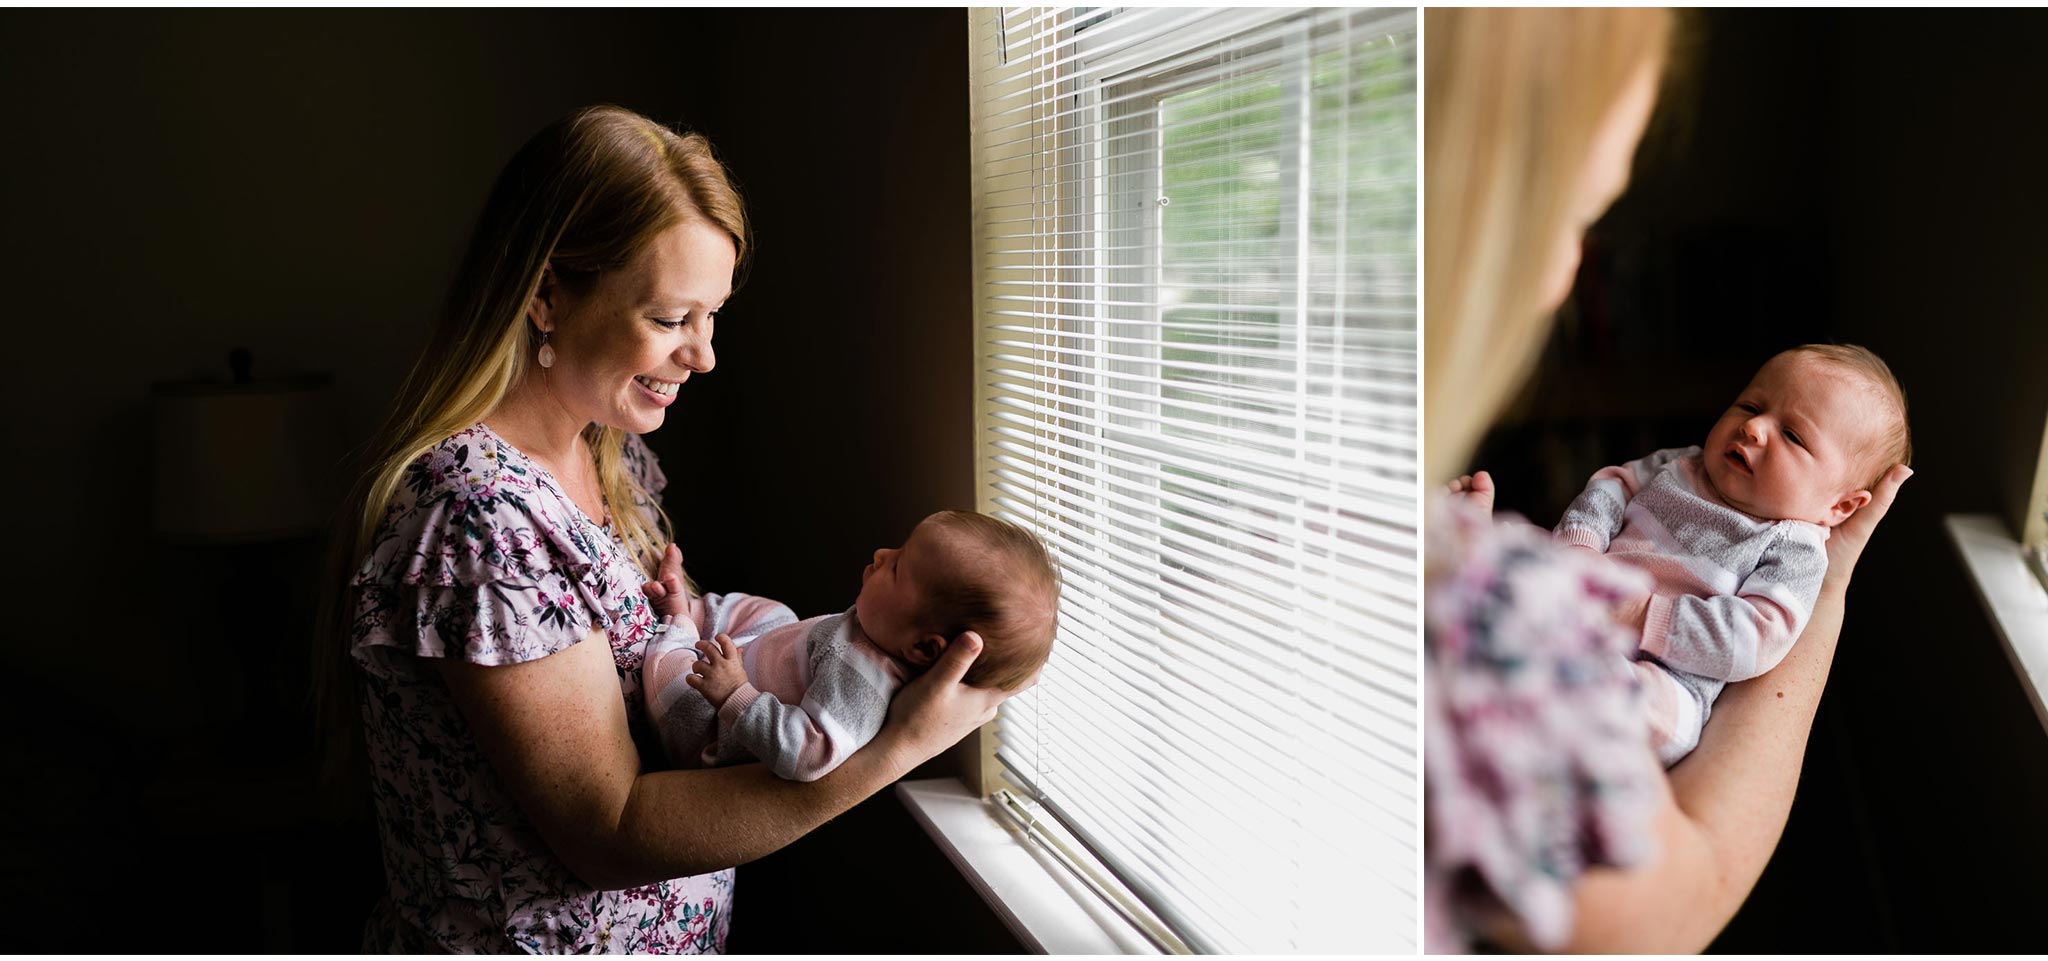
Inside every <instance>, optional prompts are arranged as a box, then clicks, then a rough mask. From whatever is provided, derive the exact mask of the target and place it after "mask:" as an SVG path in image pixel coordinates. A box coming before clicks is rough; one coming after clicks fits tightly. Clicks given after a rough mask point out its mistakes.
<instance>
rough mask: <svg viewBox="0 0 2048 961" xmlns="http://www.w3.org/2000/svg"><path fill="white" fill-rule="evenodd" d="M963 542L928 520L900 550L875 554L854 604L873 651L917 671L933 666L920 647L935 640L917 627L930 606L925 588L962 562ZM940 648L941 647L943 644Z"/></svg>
mask: <svg viewBox="0 0 2048 961" xmlns="http://www.w3.org/2000/svg"><path fill="white" fill-rule="evenodd" d="M960 539H961V538H960V535H959V534H958V532H955V531H953V530H951V529H949V528H948V527H947V526H946V525H945V524H942V523H938V522H936V521H933V520H931V519H930V518H926V519H925V520H924V522H923V523H920V524H918V525H917V528H916V529H915V530H912V531H911V532H910V539H908V540H906V541H904V542H903V546H902V547H884V548H881V549H880V550H877V551H875V556H874V560H873V561H872V562H870V563H869V564H868V566H867V569H866V570H864V571H862V572H861V575H860V597H859V598H858V599H857V600H855V601H854V602H853V607H854V616H855V617H857V618H859V619H860V627H861V631H862V632H863V633H865V634H867V636H868V639H869V640H871V641H873V642H875V646H877V647H880V648H881V649H882V650H884V651H887V652H888V653H890V654H892V655H894V656H896V657H900V658H903V659H905V660H907V661H910V662H911V663H913V664H917V665H919V666H924V665H925V664H928V663H929V662H930V660H931V656H930V653H929V648H928V647H925V646H921V645H920V644H919V642H920V641H923V640H926V639H927V638H928V637H936V636H937V635H928V634H927V633H926V632H924V631H922V630H920V628H919V625H921V624H922V623H924V621H925V618H924V616H923V615H924V613H925V610H926V608H927V607H928V602H927V600H926V598H927V596H928V594H927V591H926V585H927V584H930V583H932V582H933V580H935V579H936V578H937V577H938V575H939V574H940V572H942V571H944V570H946V569H947V568H948V566H949V565H952V564H957V563H959V561H960V554H961V551H960V550H959V547H960V545H959V543H958V542H959V541H960ZM938 646H939V647H940V648H943V647H944V646H945V640H944V639H940V641H939V645H938Z"/></svg>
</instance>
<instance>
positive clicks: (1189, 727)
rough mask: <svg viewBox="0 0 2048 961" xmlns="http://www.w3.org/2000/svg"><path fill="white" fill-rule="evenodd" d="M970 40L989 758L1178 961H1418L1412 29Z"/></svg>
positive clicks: (1315, 18)
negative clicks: (1031, 578)
mask: <svg viewBox="0 0 2048 961" xmlns="http://www.w3.org/2000/svg"><path fill="white" fill-rule="evenodd" d="M971 16H972V17H973V18H974V24H973V33H972V36H973V40H974V45H975V69H976V80H977V90H976V93H975V96H976V100H977V114H976V128H975V139H976V158H977V164H978V174H979V178H980V179H979V183H980V192H979V197H978V204H979V206H978V208H977V213H976V231H977V233H976V237H975V245H976V251H977V256H978V258H979V261H980V286H979V290H978V299H979V313H980V320H981V328H980V332H979V336H978V340H977V344H978V348H979V353H978V357H977V360H978V361H979V368H980V370H979V375H978V377H979V380H978V388H979V391H980V403H981V411H982V412H981V415H980V419H979V423H978V434H979V437H978V450H979V452H980V458H981V472H982V473H981V476H982V482H983V493H982V505H983V507H984V509H985V510H989V511H991V512H992V513H996V514H998V515H999V516H1004V517H1007V518H1009V519H1012V520H1016V521H1018V522H1020V523H1023V524H1025V525H1027V526H1029V527H1031V528H1032V529H1033V530H1035V531H1037V532H1038V533H1039V534H1040V535H1041V536H1042V537H1043V538H1044V539H1045V541H1046V542H1047V544H1048V545H1049V546H1050V547H1051V549H1052V551H1053V553H1054V555H1055V557H1056V558H1057V560H1058V561H1059V563H1060V565H1061V568H1062V571H1063V575H1064V578H1065V580H1064V585H1063V588H1062V597H1061V605H1060V634H1059V643H1058V647H1057V649H1056V651H1055V653H1054V655H1053V659H1052V662H1051V663H1050V664H1049V665H1048V666H1047V669H1046V671H1045V674H1044V676H1043V678H1042V680H1041V682H1040V683H1039V685H1038V686H1037V687H1036V688H1035V689H1033V690H1032V691H1029V692H1027V693H1025V694H1022V695H1019V696H1017V697H1015V698H1012V699H1011V700H1010V701H1009V702H1007V703H1006V704H1005V706H1004V709H1003V716H1002V723H1001V734H1000V748H999V753H998V756H999V757H1000V759H1001V760H1002V762H1003V764H1004V765H1005V767H1006V768H1007V769H1008V770H1009V771H1010V772H1012V774H1013V780H1015V781H1017V782H1018V783H1019V785H1020V787H1023V788H1025V789H1026V791H1027V792H1028V793H1031V794H1034V795H1036V796H1037V797H1038V799H1039V800H1040V801H1041V802H1042V803H1043V804H1044V806H1045V808H1046V809H1047V810H1048V811H1050V812H1052V813H1053V814H1055V815H1057V816H1058V817H1059V818H1060V819H1061V820H1062V821H1064V822H1065V823H1066V824H1067V825H1068V826H1069V827H1070V828H1071V829H1072V830H1073V833H1074V834H1075V836H1077V837H1078V838H1080V839H1081V840H1082V841H1083V842H1084V843H1085V844H1086V845H1087V846H1088V847H1089V848H1090V849H1091V850H1092V851H1093V853H1094V854H1095V855H1096V856H1098V857H1099V858H1101V859H1102V860H1103V862H1104V864H1105V866H1106V867H1108V868H1109V870H1111V871H1112V872H1113V873H1115V874H1116V875H1117V877H1118V878H1119V879H1121V880H1122V881H1123V882H1124V883H1125V884H1126V885H1127V886H1128V887H1129V888H1130V889H1131V891H1132V892H1133V893H1134V894H1136V895H1137V896H1138V897H1139V898H1140V899H1141V900H1143V901H1144V902H1145V903H1146V904H1147V905H1148V906H1149V907H1151V908H1152V909H1153V910H1154V911H1155V912H1156V913H1157V914H1158V915H1159V917H1160V919H1162V920H1163V921H1164V922H1166V924H1167V925H1168V926H1169V927H1171V928H1172V929H1173V930H1174V932H1175V933H1176V934H1178V935H1179V936H1180V937H1181V938H1182V939H1183V940H1185V941H1186V942H1187V943H1188V944H1189V945H1191V946H1192V947H1194V948H1195V949H1197V950H1203V951H1217V952H1222V951H1228V952H1249V951H1258V952H1272V951H1328V952H1352V951H1394V952H1409V951H1413V950H1415V949H1416V945H1415V942H1414V931H1415V919H1416V915H1415V911H1416V904H1417V897H1416V891H1415V883H1416V882H1415V877H1414V875H1415V865H1416V856H1415V855H1416V848H1415V845H1416V844H1417V837H1418V834H1419V831H1420V825H1419V824H1418V823H1417V821H1416V813H1415V812H1416V809H1417V803H1416V802H1417V791H1418V787H1417V763H1416V757H1415V743H1416V741H1415V735H1416V732H1415V723H1416V722H1415V716H1416V713H1417V700H1416V698H1417V693H1416V691H1417V683H1416V673H1415V637H1416V608H1417V603H1416V593H1415V592H1416V587H1415V585H1416V579H1417V577H1416V575H1417V568H1416V543H1417V538H1416V531H1417V526H1418V525H1417V516H1416V482H1417V477H1416V472H1415V461H1416V450H1417V442H1418V423H1419V421H1418V418H1417V409H1416V363H1415V354H1416V314H1415V219H1416V216H1415V213H1416V208H1415V198H1416V192H1417V186H1418V185H1417V180H1416V170H1415V139H1414V138H1415V98H1416V84H1415V76H1416V75H1415V60H1416V57H1415V43H1414V37H1415V18H1414V14H1413V12H1412V11H1410V10H1331V9H1320V10H1308V9H1302V10H1288V9H1277V10H1276V9H1260V10H1174V9H1157V8H1153V9H1135V10H1127V9H1115V8H1094V9H1088V8H1083V9H1046V8H1031V9H1008V10H1002V11H994V10H976V11H973V12H972V13H971Z"/></svg>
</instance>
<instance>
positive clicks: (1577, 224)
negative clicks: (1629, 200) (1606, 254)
mask: <svg viewBox="0 0 2048 961" xmlns="http://www.w3.org/2000/svg"><path fill="white" fill-rule="evenodd" d="M1657 69H1658V65H1657V63H1656V62H1655V61H1651V62H1646V63H1644V64H1643V66H1642V68H1641V69H1639V70H1637V71H1636V76H1635V78H1634V79H1632V80H1630V81H1629V84H1628V87H1627V88H1626V89H1624V90H1623V91H1622V94H1621V99H1620V100H1618V101H1616V102H1615V104H1614V108H1613V109H1612V110H1609V111H1608V112H1607V116H1606V118H1605V119H1603V120H1602V121H1601V122H1600V127H1599V128H1598V129H1597V130H1595V131H1594V132H1593V143H1592V145H1591V148H1590V149H1589V150H1588V152H1587V154H1586V166H1585V168H1584V169H1583V170H1581V171H1580V173H1579V182H1578V185H1577V186H1576V187H1575V188H1574V189H1573V191H1572V195H1571V198H1570V203H1571V208H1570V216H1568V217H1567V218H1566V219H1565V222H1564V234H1563V236H1561V237H1559V238H1558V239H1557V241H1556V242H1555V247H1554V249H1553V251H1552V253H1551V258H1550V267H1549V273H1548V279H1547V281H1546V282H1545V284H1544V286H1543V308H1544V310H1546V311H1549V310H1555V309H1556V308H1557V307H1558V306H1559V305H1561V304H1563V303H1564V299H1565V298H1566V297H1568V296H1570V295H1571V292H1572V278H1573V277H1574V276H1576V275H1577V274H1578V272H1579V246H1580V240H1581V239H1582V238H1583V237H1585V235H1586V228H1588V227H1591V226H1593V222H1594V221H1596V220H1599V219H1600V215H1601V214H1603V213H1606V212H1607V208H1608V207H1611V206H1613V205H1614V198H1616V197H1619V196H1621V191H1622V188H1624V187H1626V186H1628V172H1629V165H1630V163H1631V162H1632V161H1633V160H1634V159H1635V154H1636V143H1637V142H1638V141H1640V140H1642V139H1643V128H1644V127H1645V126H1647V125H1648V124H1649V122H1650V108H1651V107H1652V106H1653V105H1655V104H1656V102H1657Z"/></svg>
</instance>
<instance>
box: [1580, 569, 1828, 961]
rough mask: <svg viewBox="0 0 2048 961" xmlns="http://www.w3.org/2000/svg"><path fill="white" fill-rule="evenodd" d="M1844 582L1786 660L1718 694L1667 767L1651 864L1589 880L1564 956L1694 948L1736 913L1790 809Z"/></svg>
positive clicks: (1819, 607) (1823, 599)
mask: <svg viewBox="0 0 2048 961" xmlns="http://www.w3.org/2000/svg"><path fill="white" fill-rule="evenodd" d="M1843 586H1845V585H1837V584H1830V585H1829V586H1828V588H1826V589H1824V590H1823V591H1822V592H1821V596H1820V599H1819V601H1818V602H1817V603H1816V604H1815V605H1814V612H1813V618H1812V620H1811V621H1809V622H1808V624H1807V626H1806V630H1805V631H1804V632H1803V633H1801V634H1800V636H1799V642H1798V643H1796V644H1794V645H1793V646H1792V651H1791V653H1789V654H1787V655H1786V656H1785V659H1784V661H1782V662H1780V663H1779V664H1778V666H1777V667H1775V668H1773V669H1772V670H1771V671H1770V672H1769V673H1767V674H1765V675H1763V676H1762V677H1759V678H1756V679H1754V680H1750V681H1744V682H1742V683H1739V684H1731V685H1729V686H1728V688H1727V689H1726V690H1724V691H1722V693H1721V696H1720V698H1719V699H1717V700H1716V701H1715V702H1714V714H1713V720H1712V721H1710V722H1709V723H1708V724H1707V726H1706V728H1705V729H1704V730H1703V731H1702V732H1701V735H1700V744H1699V747H1698V748H1696V749H1694V751H1693V752H1692V753H1691V754H1690V755H1688V756H1687V757H1686V759H1685V760H1684V761H1682V762H1680V763H1679V764H1678V766H1676V767H1674V768H1672V769H1671V772H1670V775H1671V776H1670V784H1669V793H1668V794H1666V795H1665V796H1664V798H1663V799H1662V802H1661V803H1660V804H1659V807H1658V813H1657V816H1656V824H1655V826H1654V830H1655V832H1656V835H1657V840H1658V851H1657V855H1656V860H1655V861H1653V862H1652V863H1650V864H1648V865H1645V866H1644V867H1641V868H1638V869H1635V870H1630V871H1613V870H1599V871H1594V872H1589V873H1588V874H1587V875H1586V877H1585V880H1584V882H1583V883H1581V884H1580V885H1579V887H1578V890H1577V892H1576V902H1577V906H1578V924H1577V927H1576V929H1575V931H1574V936H1573V942H1572V944H1571V945H1570V946H1568V947H1567V948H1566V950H1567V951H1570V952H1574V953H1578V952H1614V951H1620V952H1629V953H1642V954H1662V953H1676V952H1686V953H1690V952H1697V951H1700V950H1702V949H1704V948H1705V947H1706V946H1707V944H1708V943H1709V942H1711V941H1712V940H1713V939H1714V936H1715V935H1717V934H1719V933H1720V931H1721V929H1722V928H1723V927H1724V926H1726V925H1727V923H1728V920H1729V919H1730V918H1733V917H1734V916H1735V912H1736V911H1737V910H1738V909H1739V908H1741V907H1742V902H1743V901H1744V900H1746V899H1747V898H1748V897H1749V892H1750V889H1751V888H1753V887H1755V886H1756V881H1757V878H1758V877H1760V876H1761V875H1762V874H1763V870H1764V866H1765V865H1766V864H1768V863H1770V860H1771V853H1772V852H1773V851H1774V850H1776V849H1777V846H1778V838H1779V836H1780V835H1781V834H1782V833H1783V832H1784V830H1785V819H1786V817H1787V816H1788V815H1789V814H1790V813H1791V810H1792V796H1793V794H1794V793H1795V792H1796V790H1797V789H1798V787H1799V773H1800V768H1801V767H1802V765H1803V764H1804V762H1805V757H1806V742H1807V736H1808V735H1809V734H1810V733H1811V731H1812V729H1813V717H1814V712H1815V711H1816V710H1817V709H1818V708H1819V706H1820V696H1821V692H1822V691H1823V690H1824V689H1825V688H1826V687H1827V679H1828V670H1829V668H1830V667H1832V666H1833V664H1834V659H1835V644H1836V642H1837V640H1838V639H1839V638H1840V636H1841V629H1842V609H1843V594H1842V591H1843Z"/></svg>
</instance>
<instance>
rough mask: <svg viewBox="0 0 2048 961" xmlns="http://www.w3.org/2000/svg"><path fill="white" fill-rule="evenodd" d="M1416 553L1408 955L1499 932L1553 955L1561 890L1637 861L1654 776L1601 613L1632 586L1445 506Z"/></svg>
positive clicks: (1477, 514) (1630, 645) (1433, 512)
mask: <svg viewBox="0 0 2048 961" xmlns="http://www.w3.org/2000/svg"><path fill="white" fill-rule="evenodd" d="M1424 552H1425V553H1424V557H1425V558H1427V561H1428V565H1427V572H1426V574H1425V592H1424V599H1423V625H1424V626H1423V724H1422V727H1423V742H1422V755H1423V783H1424V792H1425V797H1426V798H1427V801H1426V803H1425V808H1426V813H1427V820H1426V822H1425V826H1424V831H1425V832H1426V840H1425V842H1424V848H1425V852H1426V853H1425V856H1424V858H1423V902H1424V903H1423V916H1424V924H1423V945H1424V950H1425V951H1427V952H1429V953H1440V952H1459V951H1464V950H1467V949H1468V948H1469V947H1470V943H1471V941H1472V940H1473V935H1474V934H1475V933H1478V932H1483V931H1485V930H1488V929H1489V927H1490V926H1491V925H1493V924H1495V923H1499V922H1501V921H1504V920H1505V921H1509V922H1511V923H1513V924H1514V925H1515V926H1516V927H1517V928H1518V929H1519V930H1520V931H1521V932H1522V934H1523V935H1525V936H1526V937H1528V938H1529V940H1530V941H1532V942H1534V944H1535V945H1536V946H1537V947H1538V948H1548V949H1555V948H1558V947H1561V946H1563V944H1564V943H1565V941H1566V940H1567V939H1568V938H1569V937H1570V936H1571V931H1572V887H1573V884H1574V883H1575V882H1576V881H1577V879H1578V877H1579V875H1580V874H1582V873H1584V872H1585V870H1586V869H1587V868H1589V867H1593V866H1597V865H1616V866H1627V865H1631V864H1636V863H1640V862H1641V861H1643V860H1644V859H1645V858H1648V857H1649V856H1650V855H1651V854H1652V848H1653V844H1652V838H1651V836H1650V819H1651V817H1652V815H1653V814H1654V813H1655V811H1656V799H1657V782H1656V780H1655V779H1656V778H1660V777H1663V776H1664V771H1663V768H1662V766H1661V765H1659V764H1658V763H1657V759H1656V756H1655V755H1653V754H1652V753H1651V752H1650V747H1649V736H1650V735H1649V730H1648V727H1647V725H1646V723H1645V719H1644V714H1643V708H1642V705H1641V703H1640V700H1639V693H1638V690H1637V686H1636V684H1637V682H1636V680H1635V675H1634V672H1633V671H1632V669H1631V668H1630V666H1629V663H1630V655H1631V654H1633V653H1634V651H1635V647H1636V638H1635V636H1634V632H1632V631H1630V630H1628V629H1627V628H1624V627H1621V626H1620V625H1618V624H1616V623H1615V622H1614V621H1613V619H1612V615H1611V613H1610V612H1611V611H1612V610H1613V609H1614V606H1615V605H1616V603H1617V602H1619V601H1621V600H1623V599H1626V598H1632V597H1638V596H1641V595H1642V594H1644V593H1647V592H1648V591H1649V588H1650V584H1649V580H1648V578H1646V577H1644V576H1643V575H1642V574H1640V573H1639V572H1636V571H1633V570H1629V569H1626V568H1623V567H1621V566H1620V565H1616V564H1610V563H1607V562H1606V561H1605V560H1604V559H1603V558H1599V557H1595V556H1592V555H1590V554H1586V553H1585V552H1583V551H1575V550H1572V549H1570V548H1566V547H1562V546H1559V545H1557V544H1554V543H1552V541H1551V536H1550V532H1549V531H1545V530H1542V529H1540V528H1537V527H1535V526H1532V525H1530V524H1529V523H1527V522H1526V521H1522V520H1521V519H1519V518H1511V519H1504V520H1502V521H1500V522H1495V520H1494V519H1493V518H1491V517H1489V516H1488V515H1487V513H1486V512H1484V511H1479V510H1473V509H1471V508H1468V507H1466V506H1465V505H1463V504H1461V503H1458V502H1454V501H1451V500H1449V499H1447V498H1439V499H1437V500H1436V501H1434V502H1433V503H1432V504H1431V505H1430V511H1429V516H1428V523H1427V538H1426V546H1425V548H1424ZM1503 915H1505V917H1503Z"/></svg>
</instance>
